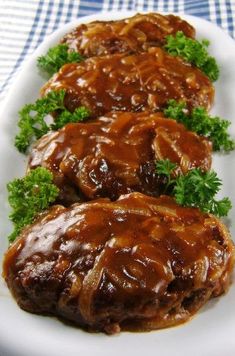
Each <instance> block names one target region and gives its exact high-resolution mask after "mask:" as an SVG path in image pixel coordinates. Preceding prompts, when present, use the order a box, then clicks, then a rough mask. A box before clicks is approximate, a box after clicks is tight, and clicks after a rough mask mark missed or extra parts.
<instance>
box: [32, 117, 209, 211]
mask: <svg viewBox="0 0 235 356" xmlns="http://www.w3.org/2000/svg"><path fill="white" fill-rule="evenodd" d="M167 158H168V159H170V160H171V161H172V162H175V163H177V165H178V166H179V168H178V170H177V172H175V173H178V174H185V173H187V172H188V171H189V170H190V169H192V168H197V167H200V168H201V169H202V170H204V171H207V170H208V169H209V168H210V166H211V143H210V142H209V141H208V140H207V139H206V138H204V137H200V136H198V135H197V134H195V133H193V132H190V131H188V130H186V128H185V127H184V126H183V125H182V124H179V123H177V122H176V121H175V120H171V119H166V118H164V116H163V115H162V114H160V113H159V114H150V113H123V112H113V113H109V114H107V115H106V116H103V117H100V118H98V119H97V120H94V121H93V122H92V121H91V122H87V123H76V124H69V125H66V126H65V127H64V128H63V129H61V130H59V131H57V132H53V133H49V134H47V135H46V136H44V137H42V138H41V139H40V140H39V141H38V142H37V143H36V145H35V146H34V148H33V149H32V152H31V156H30V160H29V168H30V169H34V168H36V167H38V166H43V167H45V168H47V169H49V170H50V171H51V172H53V175H54V181H55V183H56V184H57V185H58V186H59V187H61V195H60V201H62V203H63V204H66V205H67V204H68V203H71V201H72V202H74V201H78V199H79V197H78V196H77V194H78V193H79V192H80V193H81V194H80V195H81V196H82V197H83V199H85V200H90V199H94V198H98V197H109V198H111V199H112V200H114V199H117V198H118V197H119V196H120V195H121V194H126V193H130V192H132V191H139V192H142V193H145V194H148V195H153V196H159V195H160V194H162V193H163V192H164V189H165V181H164V179H163V178H162V177H160V176H159V175H158V174H157V172H156V168H155V161H156V160H160V159H167ZM73 191H74V194H72V192H73Z"/></svg>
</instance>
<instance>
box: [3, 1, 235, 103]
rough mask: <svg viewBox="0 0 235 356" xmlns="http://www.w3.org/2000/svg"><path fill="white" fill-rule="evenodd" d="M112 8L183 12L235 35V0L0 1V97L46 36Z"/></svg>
mask: <svg viewBox="0 0 235 356" xmlns="http://www.w3.org/2000/svg"><path fill="white" fill-rule="evenodd" d="M112 10H136V11H159V12H161V11H168V12H182V13H186V14H190V15H194V16H199V17H202V18H205V19H207V20H210V21H212V22H214V23H216V24H217V25H218V26H221V27H222V28H223V29H224V30H225V31H226V32H227V33H229V34H230V35H231V36H232V37H235V0H97V1H94V0H80V1H79V0H0V100H2V99H3V98H4V97H5V95H6V93H7V91H8V89H9V87H10V86H11V84H12V82H13V80H14V78H15V76H16V74H17V73H18V72H19V70H20V68H21V65H22V63H23V61H24V60H25V59H26V58H27V57H28V56H29V55H30V53H32V52H33V51H34V49H35V48H37V47H38V45H39V44H40V43H41V42H42V41H43V39H44V38H45V36H47V35H48V34H50V33H52V32H53V31H55V30H56V29H57V28H58V27H60V26H62V25H63V24H65V23H67V22H69V21H72V20H74V19H76V18H77V17H81V16H85V15H90V14H93V13H95V12H98V11H112Z"/></svg>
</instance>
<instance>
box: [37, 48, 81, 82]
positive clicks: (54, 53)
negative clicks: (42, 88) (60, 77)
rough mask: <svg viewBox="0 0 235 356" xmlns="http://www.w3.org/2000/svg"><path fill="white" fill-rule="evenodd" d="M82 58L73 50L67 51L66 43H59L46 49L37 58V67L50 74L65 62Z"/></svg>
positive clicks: (78, 60) (75, 61)
mask: <svg viewBox="0 0 235 356" xmlns="http://www.w3.org/2000/svg"><path fill="white" fill-rule="evenodd" d="M83 60H84V58H83V57H82V56H81V55H80V54H79V53H78V52H75V51H69V50H68V46H67V45H66V44H59V45H57V46H55V47H52V48H50V49H49V50H48V52H47V54H46V55H44V56H41V57H39V58H38V67H39V68H40V69H42V70H43V71H44V72H47V73H48V74H49V75H50V76H51V75H53V74H54V73H56V72H57V71H58V70H59V69H60V68H61V67H62V66H63V65H64V64H66V63H77V62H81V61H83Z"/></svg>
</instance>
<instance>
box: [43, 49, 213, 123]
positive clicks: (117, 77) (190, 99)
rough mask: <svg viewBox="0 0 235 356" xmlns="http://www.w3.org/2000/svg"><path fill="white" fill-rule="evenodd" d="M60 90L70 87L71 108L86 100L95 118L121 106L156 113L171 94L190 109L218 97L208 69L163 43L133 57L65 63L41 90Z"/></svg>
mask: <svg viewBox="0 0 235 356" xmlns="http://www.w3.org/2000/svg"><path fill="white" fill-rule="evenodd" d="M60 89H64V90H65V91H66V97H65V105H66V107H67V109H68V110H70V111H72V112H73V111H74V110H75V109H76V108H77V107H79V106H81V105H84V106H86V107H87V108H89V109H90V111H91V113H92V114H93V116H94V117H95V116H99V115H103V114H105V113H107V112H109V111H119V110H121V111H135V112H136V111H145V110H149V111H152V112H155V111H159V110H160V109H161V108H164V107H165V106H166V103H167V102H168V100H169V99H176V100H178V101H179V100H183V101H185V102H186V103H187V105H188V108H189V109H191V108H194V107H197V106H202V107H205V108H206V109H209V108H210V106H211V104H212V102H213V97H214V88H213V85H212V83H211V82H210V80H209V79H208V77H207V76H206V75H205V74H203V73H202V72H201V71H200V70H199V69H197V68H196V67H194V66H192V65H191V64H189V63H188V62H184V61H183V60H182V59H181V58H179V57H173V56H170V55H168V54H167V53H166V52H165V51H164V50H162V49H161V48H159V47H156V48H150V49H149V51H148V52H145V53H140V54H133V55H129V56H127V55H125V54H113V55H107V56H104V57H92V58H89V59H87V60H85V61H83V62H81V63H70V64H65V65H64V66H63V67H62V68H61V69H60V70H59V72H58V73H56V74H55V75H54V76H53V77H52V78H51V79H50V80H49V82H48V83H46V84H45V85H44V87H43V88H42V90H41V94H42V95H45V94H47V93H48V92H49V91H51V90H60Z"/></svg>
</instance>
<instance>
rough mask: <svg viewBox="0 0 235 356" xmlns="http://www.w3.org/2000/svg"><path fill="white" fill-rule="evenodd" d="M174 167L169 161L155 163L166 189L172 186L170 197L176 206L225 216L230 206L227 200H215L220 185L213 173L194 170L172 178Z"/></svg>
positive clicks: (198, 169)
mask: <svg viewBox="0 0 235 356" xmlns="http://www.w3.org/2000/svg"><path fill="white" fill-rule="evenodd" d="M175 168H176V165H175V164H174V163H172V164H170V163H169V160H160V161H157V162H156V171H157V173H158V174H163V175H164V176H166V177H167V179H168V183H167V187H169V186H172V187H173V189H172V195H173V196H174V197H175V200H176V202H177V203H178V204H180V205H183V206H188V207H197V208H199V209H200V210H202V211H205V212H210V213H212V214H214V215H217V216H226V215H227V214H228V211H229V210H230V209H231V207H232V204H231V201H230V200H229V199H228V198H224V199H222V200H219V201H217V200H215V195H216V194H217V193H218V192H219V190H220V187H221V185H222V182H221V180H220V179H219V178H218V176H217V174H216V173H215V172H214V171H209V172H203V171H202V170H201V169H200V168H195V169H192V170H191V171H189V172H188V173H187V174H185V175H180V176H177V177H176V178H172V173H173V171H174V169H175Z"/></svg>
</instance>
